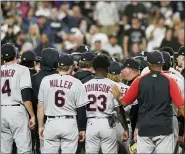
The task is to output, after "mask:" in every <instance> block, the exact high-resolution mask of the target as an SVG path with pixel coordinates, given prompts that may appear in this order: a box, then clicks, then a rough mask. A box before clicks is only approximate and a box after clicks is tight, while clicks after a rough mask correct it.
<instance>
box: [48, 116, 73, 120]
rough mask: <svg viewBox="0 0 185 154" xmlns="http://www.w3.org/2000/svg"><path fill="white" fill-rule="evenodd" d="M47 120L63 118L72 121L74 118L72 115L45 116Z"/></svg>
mask: <svg viewBox="0 0 185 154" xmlns="http://www.w3.org/2000/svg"><path fill="white" fill-rule="evenodd" d="M47 118H50V119H57V118H59V119H60V118H64V119H74V118H75V116H72V115H64V116H47Z"/></svg>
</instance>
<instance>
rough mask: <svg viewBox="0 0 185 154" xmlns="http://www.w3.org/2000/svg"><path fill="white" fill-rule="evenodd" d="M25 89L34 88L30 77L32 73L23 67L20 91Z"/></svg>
mask: <svg viewBox="0 0 185 154" xmlns="http://www.w3.org/2000/svg"><path fill="white" fill-rule="evenodd" d="M25 88H32V86H31V77H30V71H29V69H28V68H26V67H23V69H22V71H21V77H20V89H21V90H22V89H25Z"/></svg>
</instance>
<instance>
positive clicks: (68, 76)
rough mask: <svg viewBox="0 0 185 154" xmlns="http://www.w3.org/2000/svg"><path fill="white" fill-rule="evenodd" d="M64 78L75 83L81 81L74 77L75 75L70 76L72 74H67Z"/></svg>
mask: <svg viewBox="0 0 185 154" xmlns="http://www.w3.org/2000/svg"><path fill="white" fill-rule="evenodd" d="M66 78H67V79H68V80H69V81H70V82H73V83H75V84H82V82H81V81H80V80H79V79H77V78H75V77H74V76H72V75H67V76H66Z"/></svg>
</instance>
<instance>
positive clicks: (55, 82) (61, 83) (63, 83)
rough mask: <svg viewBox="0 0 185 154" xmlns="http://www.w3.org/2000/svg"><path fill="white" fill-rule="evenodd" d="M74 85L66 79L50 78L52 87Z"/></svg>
mask: <svg viewBox="0 0 185 154" xmlns="http://www.w3.org/2000/svg"><path fill="white" fill-rule="evenodd" d="M72 85H73V83H72V82H69V81H64V80H50V87H52V88H54V87H61V88H66V89H71V86H72Z"/></svg>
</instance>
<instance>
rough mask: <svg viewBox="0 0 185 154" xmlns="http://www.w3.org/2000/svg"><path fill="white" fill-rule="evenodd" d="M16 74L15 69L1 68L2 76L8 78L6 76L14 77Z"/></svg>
mask: <svg viewBox="0 0 185 154" xmlns="http://www.w3.org/2000/svg"><path fill="white" fill-rule="evenodd" d="M14 74H15V70H14V69H9V70H1V74H0V76H1V78H6V77H13V76H14Z"/></svg>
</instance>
